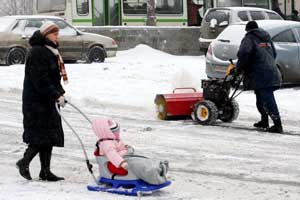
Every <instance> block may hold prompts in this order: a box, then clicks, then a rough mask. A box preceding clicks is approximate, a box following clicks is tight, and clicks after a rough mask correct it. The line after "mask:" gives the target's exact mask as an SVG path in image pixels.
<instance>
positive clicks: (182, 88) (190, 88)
mask: <svg viewBox="0 0 300 200" xmlns="http://www.w3.org/2000/svg"><path fill="white" fill-rule="evenodd" d="M176 90H193V91H194V92H197V90H196V89H195V88H193V87H181V88H175V89H174V90H173V94H174V93H175V91H176Z"/></svg>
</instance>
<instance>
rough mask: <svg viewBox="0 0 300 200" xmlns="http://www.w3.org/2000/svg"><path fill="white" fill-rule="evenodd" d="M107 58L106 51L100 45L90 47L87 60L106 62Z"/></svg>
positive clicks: (89, 61) (90, 61)
mask: <svg viewBox="0 0 300 200" xmlns="http://www.w3.org/2000/svg"><path fill="white" fill-rule="evenodd" d="M104 60H105V51H104V49H103V48H102V47H100V46H94V47H92V48H90V50H89V52H88V54H87V62H88V63H92V62H97V63H100V62H104Z"/></svg>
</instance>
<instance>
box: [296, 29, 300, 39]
mask: <svg viewBox="0 0 300 200" xmlns="http://www.w3.org/2000/svg"><path fill="white" fill-rule="evenodd" d="M296 31H297V33H298V36H299V37H298V38H300V27H298V28H296Z"/></svg>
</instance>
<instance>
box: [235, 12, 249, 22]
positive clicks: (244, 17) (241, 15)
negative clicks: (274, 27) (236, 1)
mask: <svg viewBox="0 0 300 200" xmlns="http://www.w3.org/2000/svg"><path fill="white" fill-rule="evenodd" d="M238 17H239V18H240V19H241V20H242V21H249V18H248V13H247V11H239V12H238Z"/></svg>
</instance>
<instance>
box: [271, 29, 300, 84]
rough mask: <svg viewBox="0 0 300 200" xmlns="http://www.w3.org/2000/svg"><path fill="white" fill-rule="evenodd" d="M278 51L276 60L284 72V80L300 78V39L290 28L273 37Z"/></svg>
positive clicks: (297, 79)
mask: <svg viewBox="0 0 300 200" xmlns="http://www.w3.org/2000/svg"><path fill="white" fill-rule="evenodd" d="M272 40H273V42H274V45H275V48H276V51H277V59H276V62H277V64H278V66H279V68H280V71H281V73H283V79H284V82H297V81H299V80H300V61H299V43H298V42H299V41H298V42H297V38H296V36H295V32H294V31H293V30H292V29H291V28H289V29H287V30H284V31H282V32H280V33H278V34H277V35H275V36H274V37H273V38H272Z"/></svg>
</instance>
